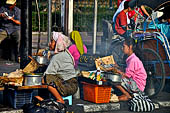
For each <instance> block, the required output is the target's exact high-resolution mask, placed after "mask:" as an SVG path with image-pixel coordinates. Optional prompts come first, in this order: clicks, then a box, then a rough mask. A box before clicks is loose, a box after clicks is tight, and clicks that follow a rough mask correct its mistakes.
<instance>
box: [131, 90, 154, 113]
mask: <svg viewBox="0 0 170 113" xmlns="http://www.w3.org/2000/svg"><path fill="white" fill-rule="evenodd" d="M129 109H130V111H135V112H150V111H153V110H154V109H155V105H154V103H153V102H152V101H151V100H150V99H149V98H148V96H144V95H142V94H140V93H134V96H133V98H132V99H131V100H129Z"/></svg>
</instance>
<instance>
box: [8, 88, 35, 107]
mask: <svg viewBox="0 0 170 113" xmlns="http://www.w3.org/2000/svg"><path fill="white" fill-rule="evenodd" d="M32 94H33V90H19V91H17V90H13V89H9V90H8V97H7V98H8V104H9V105H10V106H11V107H13V108H21V107H22V106H23V105H24V104H26V103H31V102H32Z"/></svg>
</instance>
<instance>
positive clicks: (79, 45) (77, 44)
mask: <svg viewBox="0 0 170 113" xmlns="http://www.w3.org/2000/svg"><path fill="white" fill-rule="evenodd" d="M70 38H71V41H72V43H73V44H72V45H71V46H70V47H69V49H68V50H69V51H70V53H71V54H72V56H73V57H74V61H75V68H77V65H78V61H79V58H80V55H82V54H84V53H87V47H86V46H85V45H84V44H83V41H82V38H81V35H80V33H79V32H78V31H72V32H71V34H70Z"/></svg>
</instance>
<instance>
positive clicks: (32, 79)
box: [24, 74, 43, 86]
mask: <svg viewBox="0 0 170 113" xmlns="http://www.w3.org/2000/svg"><path fill="white" fill-rule="evenodd" d="M42 77H43V75H31V74H30V75H24V85H25V86H35V85H42Z"/></svg>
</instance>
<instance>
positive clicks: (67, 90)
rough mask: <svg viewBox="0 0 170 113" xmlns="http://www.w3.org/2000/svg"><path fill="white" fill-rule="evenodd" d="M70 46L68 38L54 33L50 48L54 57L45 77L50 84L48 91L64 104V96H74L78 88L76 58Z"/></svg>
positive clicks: (39, 98) (38, 97)
mask: <svg viewBox="0 0 170 113" xmlns="http://www.w3.org/2000/svg"><path fill="white" fill-rule="evenodd" d="M69 45H70V40H69V39H68V37H66V36H64V35H63V34H61V33H56V32H53V38H52V39H51V43H50V44H49V46H50V50H53V51H54V55H53V56H52V58H51V60H50V64H49V65H48V67H47V69H46V71H45V73H44V75H45V76H46V80H45V81H46V83H47V84H48V90H49V91H50V92H51V93H52V94H53V96H54V97H55V98H56V99H57V101H58V102H60V103H64V101H63V99H62V96H69V95H73V94H75V93H76V91H77V88H78V82H77V79H76V71H75V69H74V58H73V57H72V55H71V54H70V52H69V51H68V50H67V47H68V46H69ZM36 98H37V99H38V100H40V101H42V100H43V98H41V97H40V96H36Z"/></svg>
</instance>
